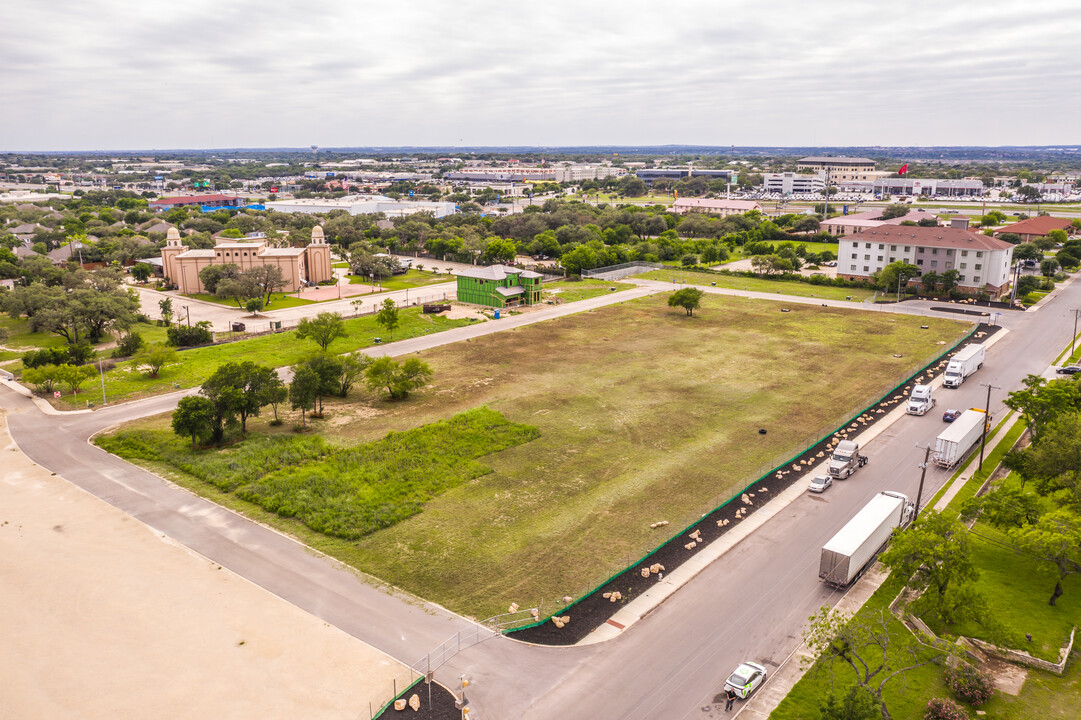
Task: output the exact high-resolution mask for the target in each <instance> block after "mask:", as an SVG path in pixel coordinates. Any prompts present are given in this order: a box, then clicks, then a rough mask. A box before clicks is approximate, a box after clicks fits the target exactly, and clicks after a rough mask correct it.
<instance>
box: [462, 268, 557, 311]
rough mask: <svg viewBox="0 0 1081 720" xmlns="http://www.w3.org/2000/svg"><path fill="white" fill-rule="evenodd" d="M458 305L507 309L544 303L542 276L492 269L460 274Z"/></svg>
mask: <svg viewBox="0 0 1081 720" xmlns="http://www.w3.org/2000/svg"><path fill="white" fill-rule="evenodd" d="M458 301H459V302H464V303H472V304H474V305H487V306H488V307H494V308H504V307H508V306H514V305H535V304H537V303H539V302H540V301H541V274H540V273H535V272H533V271H532V270H522V269H520V268H515V267H508V266H506V265H489V266H488V267H477V268H469V269H467V270H463V271H462V272H460V273H459V274H458Z"/></svg>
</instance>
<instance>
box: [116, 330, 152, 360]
mask: <svg viewBox="0 0 1081 720" xmlns="http://www.w3.org/2000/svg"><path fill="white" fill-rule="evenodd" d="M145 344H146V343H144V342H143V336H142V335H140V334H139V333H128V334H127V335H124V336H122V337H121V338H120V340H119V341H118V342H117V343H116V347H115V348H114V349H113V353H112V356H113V357H114V358H121V357H131V356H132V355H134V354H135V353H137V352H139V351H140V350H142V349H143V345H145Z"/></svg>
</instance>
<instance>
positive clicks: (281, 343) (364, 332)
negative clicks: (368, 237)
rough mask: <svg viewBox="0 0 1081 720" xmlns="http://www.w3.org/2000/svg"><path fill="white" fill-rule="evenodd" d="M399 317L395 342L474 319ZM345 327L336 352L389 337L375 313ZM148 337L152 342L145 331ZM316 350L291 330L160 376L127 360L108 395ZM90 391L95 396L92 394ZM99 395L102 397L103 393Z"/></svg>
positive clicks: (206, 353) (71, 401) (78, 399)
mask: <svg viewBox="0 0 1081 720" xmlns="http://www.w3.org/2000/svg"><path fill="white" fill-rule="evenodd" d="M399 317H400V318H401V323H402V324H401V326H399V327H398V328H397V329H396V330H395V331H394V339H395V340H405V339H407V338H411V337H416V336H418V335H426V334H429V333H433V332H440V331H443V330H450V329H451V328H456V327H461V326H462V325H468V324H469V322H470V321H468V320H448V319H447V318H444V317H441V316H438V315H424V314H422V313H421V311H420V308H408V309H402V310H401V311H400V315H399ZM137 327H139V328H142V327H144V326H141V325H140V326H137ZM345 327H346V330H347V332H348V333H349V335H348V336H347V337H345V338H341V339H339V340H335V341H334V343H333V344H332V345H331V346H330V350H331V352H335V353H345V352H352V351H354V350H359V349H362V348H366V347H370V346H372V345H374V344H375V338H376V337H382V338H384V339H385V338H386V336H387V333H386V330H385V329H384V328H383V327H382V326H381V325H379V324H378V323H377V322H376V321H375V317H374V316H366V317H360V318H354V319H351V320H346V321H345ZM144 339H147V340H148V341H149V340H150V338H149V337H147V336H146V335H144ZM315 349H316V348H315V344H314V343H312V342H309V341H300V340H297V338H296V332H294V331H292V330H289V331H286V332H280V333H274V334H271V335H260V336H259V337H254V338H250V339H247V340H242V341H239V342H232V343H224V344H221V345H211V346H208V347H201V348H193V349H191V350H184V351H181V352H180V353H179V354H178V362H177V363H176V364H173V365H166V366H165V368H164V369H163V370H162V372H161V375H160V377H157V378H146V377H144V375H143V374H142V373H137V372H135V371H133V370H132V369H131V367H130V365H129V364H128V363H126V362H122V363H119V364H117V366H116V367H115V368H113V369H112V370H110V371H108V372H106V373H105V394H106V397H107V398H108V400H109V402H117V401H121V400H130V399H133V398H138V397H144V396H147V395H153V394H157V393H161V392H166V391H171V390H173V389H174V388H176V387H181V388H187V387H194V386H196V385H199V384H201V383H202V382H203V380H205V379H206V378H208V377H210V374H211V373H212V372H214V369H215V368H217V366H218V365H220V364H221V363H224V362H229V361H237V362H239V361H241V360H251V361H253V362H257V363H260V364H262V365H268V366H270V367H282V366H284V365H293V364H295V363H296V362H297V361H299V360H300V359H301V358H302V357H304V356H305V355H307V354H309V353H311V352H313V351H314V350H315ZM95 382H97V381H96V380H95V381H94V382H88V383H87V385H86V388H89V387H90V386H91V385H93V384H94V383H95ZM89 394H90V395H93V393H92V392H91V393H89ZM98 394H99V395H100V393H98ZM87 397H88V391H87V390H85V389H84V391H83V392H81V393H80V394H79V395H77V396H72V395H68V394H66V393H65V394H64V395H63V396H62V398H61V402H63V403H65V404H68V405H82V404H84V403H85V399H86V398H87ZM97 399H98V400H100V397H98V398H97ZM91 401H92V402H96V400H95V399H94V398H91Z"/></svg>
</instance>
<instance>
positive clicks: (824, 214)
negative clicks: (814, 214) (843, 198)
mask: <svg viewBox="0 0 1081 720" xmlns="http://www.w3.org/2000/svg"><path fill="white" fill-rule="evenodd" d="M822 192H823V194H824V195H825V196H826V202H825V203H824V204H823V206H822V217H823V218H825V219H827V220H828V219H829V216H830V171H829V168H826V187H825V189H823V191H822Z"/></svg>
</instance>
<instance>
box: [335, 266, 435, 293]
mask: <svg viewBox="0 0 1081 720" xmlns="http://www.w3.org/2000/svg"><path fill="white" fill-rule="evenodd" d="M453 281H454V276H453V275H449V274H447V273H443V274H438V273H434V272H431V271H430V270H410V271H409V272H407V273H405V274H403V275H394V276H393V277H389V278H384V279H382V280H380V281H379V282H378V283H376V284H377V285H378V286H379V287H381V288H383V289H384V290H405V289H406V288H409V289H410V290H411V289H413V288H417V287H424V286H425V285H435V284H437V283H445V282H453ZM370 282H371V280H370V279H369V278H366V277H361V276H359V275H350V276H349V283H350V284H351V285H367V284H368V283H370Z"/></svg>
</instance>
